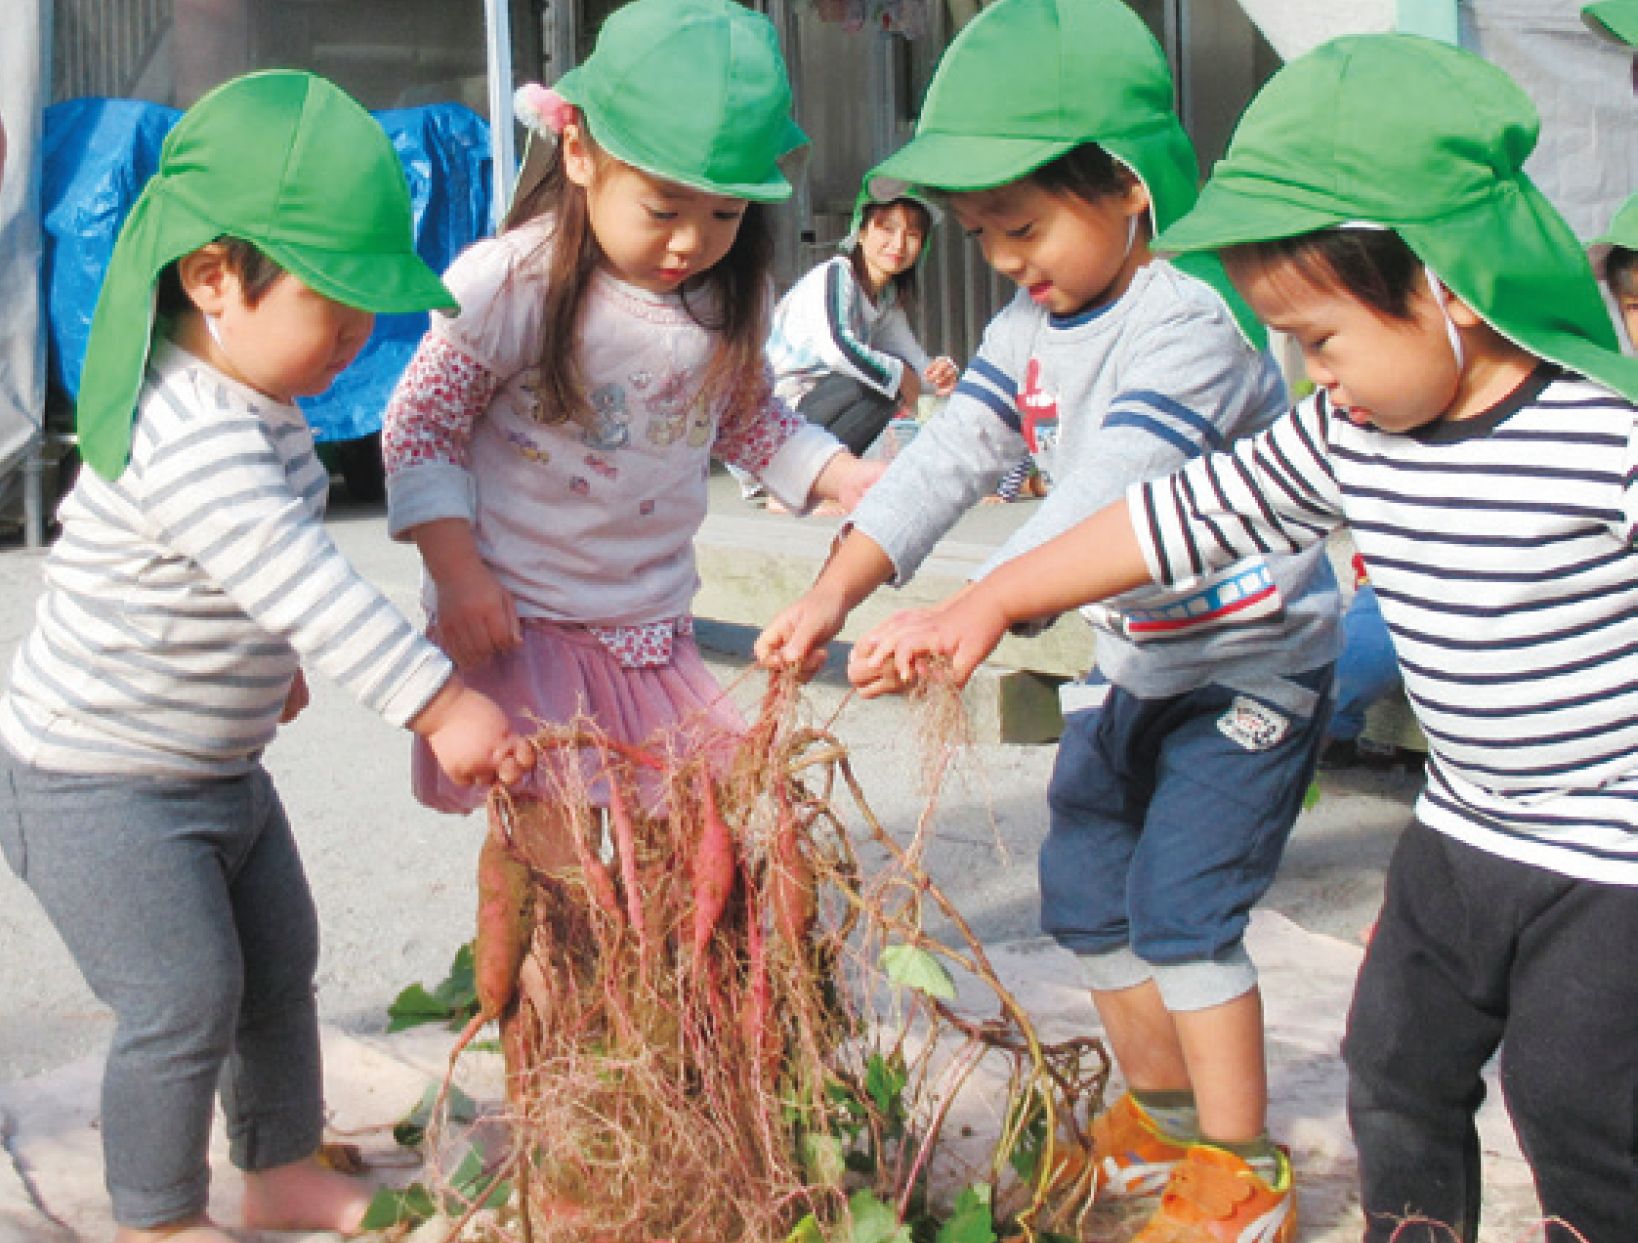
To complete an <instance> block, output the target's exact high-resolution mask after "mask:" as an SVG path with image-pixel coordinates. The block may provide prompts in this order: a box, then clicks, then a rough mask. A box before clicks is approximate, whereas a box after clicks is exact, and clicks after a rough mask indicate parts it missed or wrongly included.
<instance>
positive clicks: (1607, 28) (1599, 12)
mask: <svg viewBox="0 0 1638 1243" xmlns="http://www.w3.org/2000/svg"><path fill="white" fill-rule="evenodd" d="M1581 20H1582V21H1583V22H1585V23H1586V26H1587V29H1588V30H1590V31H1592V32H1593V33H1594V34H1595V35H1599V36H1601V37H1602V38H1605V39H1609V40H1610V41H1611V42H1613V43H1624V44H1626V46H1628V47H1634V46H1638V0H1599V3H1597V4H1589V5H1586V6H1585V7H1583V8H1582V10H1581Z"/></svg>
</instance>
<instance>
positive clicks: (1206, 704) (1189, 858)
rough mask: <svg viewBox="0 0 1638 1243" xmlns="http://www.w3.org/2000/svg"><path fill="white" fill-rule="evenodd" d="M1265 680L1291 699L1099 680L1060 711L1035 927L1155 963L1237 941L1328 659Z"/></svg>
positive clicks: (1308, 739)
mask: <svg viewBox="0 0 1638 1243" xmlns="http://www.w3.org/2000/svg"><path fill="white" fill-rule="evenodd" d="M1278 681H1279V683H1280V690H1281V694H1280V696H1279V699H1283V700H1284V701H1286V702H1287V703H1289V702H1292V701H1297V702H1302V703H1304V704H1305V706H1306V711H1302V712H1297V711H1293V710H1291V709H1290V708H1289V707H1285V706H1282V704H1281V703H1279V702H1277V701H1276V700H1275V699H1273V698H1264V697H1260V696H1253V695H1248V694H1246V693H1244V692H1241V691H1236V690H1233V689H1230V688H1228V687H1225V686H1217V685H1211V686H1204V687H1201V688H1199V689H1198V690H1193V691H1189V692H1188V693H1186V694H1183V695H1175V696H1172V697H1170V698H1167V699H1139V698H1138V697H1137V696H1135V695H1132V694H1130V693H1129V692H1127V691H1124V690H1122V689H1120V688H1119V687H1114V688H1112V689H1111V690H1110V692H1109V697H1108V699H1107V700H1105V702H1104V704H1103V706H1102V707H1098V708H1088V709H1084V710H1083V711H1080V712H1072V713H1070V715H1069V716H1068V717H1067V718H1066V719H1065V721H1064V733H1063V737H1062V739H1061V740H1060V741H1059V743H1058V758H1057V762H1056V763H1055V764H1054V766H1053V770H1052V782H1051V785H1050V786H1049V788H1048V791H1047V801H1048V805H1049V807H1050V809H1051V821H1050V827H1049V829H1048V832H1047V838H1046V841H1045V842H1044V843H1042V846H1041V856H1040V881H1041V924H1042V927H1043V929H1044V930H1045V931H1046V932H1048V933H1050V934H1051V935H1052V936H1054V937H1056V938H1057V939H1058V941H1059V942H1060V943H1061V944H1063V945H1064V946H1065V947H1067V948H1068V949H1071V950H1073V951H1075V952H1076V953H1083V954H1097V953H1105V952H1108V951H1111V950H1115V949H1120V948H1122V947H1126V946H1129V947H1130V948H1131V950H1132V952H1133V953H1134V954H1136V955H1137V956H1138V957H1139V958H1141V959H1143V960H1144V961H1145V962H1149V963H1156V964H1174V963H1186V962H1200V961H1206V960H1209V959H1213V958H1215V957H1217V956H1218V955H1219V954H1222V953H1224V952H1225V951H1227V950H1230V949H1232V948H1233V947H1234V946H1236V945H1238V944H1239V943H1240V940H1241V938H1242V936H1243V935H1244V933H1245V927H1246V921H1247V919H1248V918H1249V917H1250V913H1251V908H1252V907H1253V906H1254V905H1255V904H1256V903H1257V901H1258V899H1260V898H1261V897H1262V896H1263V894H1264V893H1265V892H1267V890H1268V886H1269V885H1270V884H1271V883H1272V882H1273V880H1274V872H1275V869H1276V868H1277V867H1278V866H1279V862H1280V854H1281V853H1282V852H1283V851H1284V849H1285V843H1286V839H1287V838H1288V837H1289V836H1290V834H1291V826H1292V825H1293V824H1294V823H1295V821H1296V818H1297V814H1298V813H1299V812H1300V811H1301V810H1302V800H1303V795H1304V794H1305V793H1306V792H1307V789H1308V783H1309V781H1310V780H1311V778H1312V777H1313V773H1314V764H1315V761H1316V759H1317V757H1318V753H1319V747H1320V740H1321V738H1322V736H1323V734H1324V732H1325V721H1326V713H1327V710H1328V708H1329V694H1330V687H1331V666H1330V665H1325V666H1324V667H1322V668H1320V669H1313V670H1309V671H1307V672H1305V673H1300V674H1293V675H1291V676H1290V677H1288V678H1284V679H1278ZM1269 689H1270V694H1271V695H1272V694H1273V692H1274V687H1272V686H1271V687H1270V688H1269Z"/></svg>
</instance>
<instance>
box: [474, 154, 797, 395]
mask: <svg viewBox="0 0 1638 1243" xmlns="http://www.w3.org/2000/svg"><path fill="white" fill-rule="evenodd" d="M581 139H582V141H583V142H585V143H586V145H587V146H588V148H590V150H591V152H592V155H593V158H594V159H595V160H596V161H597V162H598V164H599V165H600V166H601V165H602V162H603V161H605V160H607V159H609V158H610V157H608V156H607V155H606V154H605V153H604V152H603V151H602V150H601V149H599V148H598V147H597V145H596V144H595V143H594V142H593V141H592V138H591V134H590V133H589V132H588V131H587V130H586V129H585V127H584V126H582V127H581ZM562 152H563V148H562V145H561V144H559V145H558V146H557V147H556V148H554V149H553V151H552V152H551V154H550V155H548V156H547V157H546V164H545V167H544V168H543V169H542V170H541V172H540V175H539V179H538V181H536V183H535V184H534V185H533V186H532V187H530V188H528V189H527V190H526V191H525V192H524V193H523V194H522V195H521V196H520V197H519V198H518V200H517V201H516V202H514V203H513V204H512V207H511V209H510V210H509V211H508V212H507V213H506V219H505V220H504V221H503V222H502V223H501V231H502V232H508V231H510V230H512V229H515V228H517V227H519V226H520V225H522V224H524V223H526V222H527V221H530V220H533V219H535V218H536V217H539V216H543V215H547V214H550V215H551V216H552V217H553V225H552V232H551V236H550V237H549V239H548V240H547V242H546V247H547V252H548V253H547V255H546V268H547V271H546V307H545V314H544V315H543V316H542V317H541V326H540V327H541V331H540V391H541V398H542V400H541V409H542V410H544V411H547V412H549V414H548V417H551V418H552V419H553V421H555V420H556V419H557V418H559V417H563V416H567V417H568V418H571V419H573V420H574V421H575V422H577V423H579V424H581V425H583V426H590V425H591V422H592V409H591V405H590V403H589V402H588V401H587V400H586V392H585V385H584V383H583V382H582V377H581V375H580V366H579V361H578V356H577V352H576V350H575V344H576V342H578V340H579V325H580V312H581V308H582V306H583V304H584V302H585V294H586V289H587V286H588V285H589V284H590V282H591V278H592V274H593V273H594V272H595V271H596V270H597V265H598V262H599V261H600V260H601V259H602V251H601V250H600V249H599V248H598V245H597V238H596V237H595V236H594V235H593V233H592V229H591V219H590V217H589V215H588V213H587V210H586V193H585V191H584V190H583V189H582V188H581V187H580V186H578V185H576V184H575V183H573V182H571V181H570V180H569V178H568V175H567V173H566V172H565V170H564V167H563V155H562ZM773 257H774V247H773V231H772V228H771V226H770V224H769V220H768V215H767V208H766V207H764V206H763V205H762V204H760V203H749V204H747V205H746V209H745V214H744V216H743V217H741V218H740V222H739V230H738V232H737V233H735V235H734V243H733V245H732V246H730V247H729V249H728V253H727V254H726V255H724V256H723V258H722V259H721V260H719V261H718V262H717V263H716V264H714V265H713V266H712V267H711V268H709V269H708V270H706V271H704V272H699V273H696V274H695V275H693V276H690V277H689V278H688V279H687V280H685V281H684V282H683V283H682V285H681V287H680V288H679V290H678V292H679V293H680V294H681V296H682V303H683V306H684V308H685V309H686V310H687V311H688V314H689V315H690V316H691V317H692V318H693V320H694V322H695V323H697V324H699V325H700V327H702V328H704V329H705V330H706V331H708V332H712V333H715V334H717V336H718V342H717V348H716V349H715V350H714V351H713V352H712V355H711V361H710V362H709V363H707V364H706V368H705V377H704V379H703V381H702V383H701V385H700V394H699V398H700V400H701V401H703V402H704V403H705V404H706V405H707V406H710V407H716V406H718V405H721V404H722V403H723V402H725V401H726V400H728V399H729V398H730V397H731V396H733V395H735V394H737V393H746V392H752V391H755V390H756V389H757V387H758V385H759V384H760V377H761V376H762V373H763V356H762V344H763V339H764V337H765V335H766V331H767V316H768V294H769V290H770V287H771V280H770V276H769V274H770V272H771V271H772V269H773Z"/></svg>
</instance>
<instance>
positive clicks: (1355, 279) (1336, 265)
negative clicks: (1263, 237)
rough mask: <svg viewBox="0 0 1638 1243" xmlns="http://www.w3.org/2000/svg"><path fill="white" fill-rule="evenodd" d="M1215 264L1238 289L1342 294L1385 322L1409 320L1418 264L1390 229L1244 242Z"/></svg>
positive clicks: (1228, 249) (1344, 230) (1345, 230)
mask: <svg viewBox="0 0 1638 1243" xmlns="http://www.w3.org/2000/svg"><path fill="white" fill-rule="evenodd" d="M1221 258H1222V261H1223V267H1224V268H1225V269H1226V270H1227V272H1228V274H1229V279H1230V280H1232V281H1233V282H1234V283H1235V284H1236V285H1239V286H1240V287H1241V288H1244V287H1245V284H1246V282H1248V281H1250V280H1254V279H1261V280H1263V281H1266V282H1268V283H1269V284H1271V285H1273V286H1274V287H1276V288H1279V289H1282V290H1285V291H1286V292H1288V293H1290V294H1292V295H1295V296H1299V297H1300V295H1301V294H1302V293H1303V292H1311V291H1316V290H1317V291H1321V292H1333V293H1341V294H1346V295H1347V296H1348V297H1351V298H1354V299H1356V300H1358V301H1360V302H1363V303H1364V304H1365V305H1366V306H1368V307H1370V308H1371V309H1372V310H1375V311H1377V312H1378V313H1380V314H1382V315H1385V316H1387V317H1388V318H1390V319H1398V320H1408V319H1410V318H1411V310H1410V299H1411V294H1412V293H1413V292H1414V291H1415V289H1416V287H1417V282H1418V278H1419V276H1420V274H1421V271H1422V263H1421V260H1419V259H1418V258H1417V257H1416V254H1415V252H1413V251H1412V250H1411V248H1410V247H1409V246H1407V245H1405V243H1404V241H1403V240H1402V239H1401V238H1400V236H1399V235H1398V234H1397V233H1394V232H1393V231H1392V230H1390V229H1375V228H1372V229H1350V228H1338V229H1322V230H1320V231H1319V232H1317V233H1304V234H1301V235H1299V236H1297V237H1282V238H1274V239H1272V240H1269V241H1263V242H1244V243H1242V244H1240V245H1238V246H1230V247H1226V248H1225V249H1224V250H1223V251H1222V253H1221Z"/></svg>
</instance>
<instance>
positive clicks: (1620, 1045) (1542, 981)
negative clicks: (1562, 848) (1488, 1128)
mask: <svg viewBox="0 0 1638 1243" xmlns="http://www.w3.org/2000/svg"><path fill="white" fill-rule="evenodd" d="M1635 947H1638V888H1630V887H1624V886H1617V885H1598V884H1593V883H1592V882H1590V881H1579V880H1573V879H1571V878H1569V877H1565V876H1562V875H1559V874H1558V873H1555V872H1549V871H1545V870H1543V869H1541V868H1537V867H1531V866H1529V865H1527V864H1522V863H1515V862H1512V861H1510V860H1507V859H1502V858H1499V857H1497V856H1495V855H1492V854H1489V853H1487V852H1485V851H1481V850H1476V849H1474V848H1473V847H1471V846H1467V845H1464V844H1463V843H1461V842H1458V841H1456V840H1455V839H1454V838H1450V837H1447V836H1445V835H1444V834H1442V833H1436V832H1434V831H1433V830H1431V829H1429V828H1427V827H1425V826H1423V825H1420V824H1413V825H1412V826H1411V827H1410V828H1409V829H1408V830H1406V832H1405V835H1404V837H1403V838H1402V839H1401V840H1400V842H1399V846H1398V849H1397V850H1396V851H1395V852H1394V857H1393V863H1392V865H1391V866H1390V867H1389V870H1388V884H1387V898H1386V901H1385V903H1384V906H1383V909H1382V917H1381V920H1380V921H1379V923H1378V925H1377V930H1376V935H1375V937H1374V938H1373V940H1372V942H1371V948H1370V952H1369V953H1368V954H1367V955H1366V958H1365V965H1364V967H1363V969H1362V970H1361V972H1360V976H1359V983H1358V985H1357V987H1356V989H1355V992H1354V1001H1353V1007H1352V1009H1351V1011H1350V1013H1349V1016H1348V1034H1347V1037H1346V1039H1345V1040H1344V1042H1343V1056H1344V1058H1345V1059H1346V1061H1347V1064H1348V1118H1349V1122H1350V1124H1351V1125H1352V1127H1353V1132H1354V1142H1355V1144H1356V1146H1357V1147H1358V1149H1359V1166H1360V1180H1361V1188H1362V1199H1363V1203H1364V1208H1365V1212H1366V1216H1367V1222H1368V1225H1367V1229H1366V1235H1365V1239H1366V1243H1386V1241H1387V1240H1388V1239H1389V1238H1390V1237H1391V1238H1393V1239H1394V1240H1395V1243H1435V1241H1437V1243H1449V1240H1450V1238H1451V1235H1450V1233H1449V1232H1447V1231H1445V1230H1442V1229H1435V1228H1432V1227H1426V1228H1420V1229H1406V1230H1404V1231H1402V1232H1401V1233H1399V1234H1397V1235H1396V1234H1395V1233H1394V1229H1395V1225H1396V1223H1397V1222H1398V1221H1400V1220H1401V1219H1403V1218H1405V1217H1410V1216H1422V1217H1426V1218H1431V1219H1433V1220H1434V1221H1438V1222H1443V1223H1446V1224H1448V1225H1449V1226H1450V1228H1451V1229H1452V1230H1453V1231H1454V1232H1455V1235H1456V1237H1457V1238H1459V1239H1460V1240H1462V1241H1463V1243H1472V1241H1473V1240H1474V1239H1476V1238H1477V1237H1478V1228H1479V1137H1478V1132H1477V1130H1476V1129H1475V1127H1474V1121H1473V1115H1474V1112H1475V1111H1476V1110H1477V1109H1478V1107H1479V1103H1480V1101H1481V1100H1483V1098H1484V1082H1483V1080H1482V1079H1481V1077H1480V1074H1481V1072H1482V1070H1483V1069H1484V1066H1485V1063H1486V1062H1487V1061H1488V1060H1489V1059H1490V1056H1491V1054H1492V1053H1494V1052H1495V1051H1496V1049H1497V1047H1498V1046H1499V1047H1500V1049H1501V1064H1500V1076H1501V1085H1502V1091H1503V1094H1504V1096H1505V1099H1506V1101H1507V1107H1508V1112H1509V1113H1510V1114H1511V1116H1512V1119H1513V1125H1514V1127H1515V1128H1516V1129H1517V1131H1518V1136H1519V1144H1520V1147H1521V1148H1522V1149H1523V1151H1524V1155H1525V1158H1526V1159H1527V1160H1528V1161H1529V1163H1530V1169H1531V1172H1532V1173H1533V1175H1534V1177H1535V1182H1536V1191H1537V1194H1538V1195H1539V1196H1540V1198H1541V1204H1542V1213H1543V1216H1545V1217H1547V1218H1555V1217H1556V1218H1560V1219H1562V1220H1563V1221H1565V1222H1567V1223H1569V1224H1570V1225H1572V1226H1574V1227H1575V1228H1576V1230H1578V1231H1579V1232H1580V1234H1579V1236H1576V1235H1572V1234H1570V1233H1569V1232H1568V1231H1566V1230H1563V1229H1560V1228H1557V1227H1554V1228H1551V1229H1549V1232H1548V1235H1547V1237H1548V1238H1549V1239H1550V1240H1552V1243H1570V1240H1572V1239H1575V1238H1577V1237H1579V1238H1584V1239H1585V1240H1586V1243H1631V1240H1633V1239H1635V1238H1638V967H1635V966H1634V950H1635Z"/></svg>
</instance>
